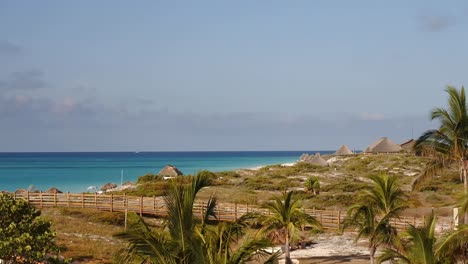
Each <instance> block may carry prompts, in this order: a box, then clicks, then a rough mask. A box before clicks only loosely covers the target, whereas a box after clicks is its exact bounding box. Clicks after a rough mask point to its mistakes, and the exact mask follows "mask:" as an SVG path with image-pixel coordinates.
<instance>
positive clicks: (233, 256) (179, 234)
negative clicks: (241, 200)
mask: <svg viewBox="0 0 468 264" xmlns="http://www.w3.org/2000/svg"><path fill="white" fill-rule="evenodd" d="M208 180H209V179H208V177H206V176H203V175H201V176H197V177H194V178H193V179H192V181H191V182H190V183H189V184H184V183H183V182H182V181H179V180H176V181H175V182H173V184H172V186H171V188H170V190H169V191H168V194H167V195H166V196H165V197H164V200H165V203H166V207H167V217H166V218H165V228H164V229H163V230H159V231H158V232H153V231H152V230H150V228H149V227H148V226H147V225H146V224H145V223H144V222H143V220H142V219H141V218H140V217H138V216H137V215H136V214H134V215H132V216H131V219H133V221H132V223H131V224H130V225H129V228H128V230H127V231H125V232H122V233H119V234H116V235H115V236H116V237H117V238H120V239H122V240H124V241H126V242H127V247H126V248H125V249H123V250H122V251H121V252H120V253H119V254H118V256H117V257H116V260H117V262H118V263H161V264H173V263H174V264H176V263H177V264H192V263H211V264H214V263H226V264H227V263H230V264H231V263H232V264H235V263H243V262H245V261H247V260H248V259H250V258H252V257H253V256H255V255H262V256H265V255H267V252H266V251H264V250H263V248H265V247H266V246H268V245H269V243H267V242H268V241H266V240H265V239H263V240H262V239H258V238H248V239H242V237H240V235H242V234H243V233H242V226H241V225H240V224H239V223H235V224H223V223H221V224H219V227H217V226H213V225H211V224H210V221H209V220H210V218H212V217H214V216H215V215H214V209H215V208H216V199H215V198H214V197H211V198H210V199H209V200H208V202H207V204H206V207H205V208H206V211H205V212H204V214H203V215H202V217H201V220H199V219H197V218H195V215H194V212H193V205H194V202H195V197H196V195H197V193H198V191H200V190H201V189H202V188H203V187H205V186H207V185H208ZM215 238H219V239H215ZM239 243H240V244H241V246H240V247H237V248H236V247H235V245H233V244H236V245H237V244H239ZM274 258H275V255H273V256H272V257H271V258H268V259H267V261H272V260H274ZM267 263H268V262H267Z"/></svg>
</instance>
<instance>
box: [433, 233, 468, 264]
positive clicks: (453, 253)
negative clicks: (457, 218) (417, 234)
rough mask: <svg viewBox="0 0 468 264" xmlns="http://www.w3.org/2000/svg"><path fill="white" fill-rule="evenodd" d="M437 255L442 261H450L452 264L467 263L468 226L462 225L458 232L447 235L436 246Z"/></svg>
mask: <svg viewBox="0 0 468 264" xmlns="http://www.w3.org/2000/svg"><path fill="white" fill-rule="evenodd" d="M435 254H436V256H437V257H438V258H440V259H447V260H450V261H451V263H459V262H460V261H463V262H462V263H467V261H468V225H461V226H459V227H458V229H457V230H453V231H451V232H448V233H446V234H445V235H444V236H443V237H442V238H441V239H440V242H439V243H437V244H436V251H435ZM457 261H459V262H457Z"/></svg>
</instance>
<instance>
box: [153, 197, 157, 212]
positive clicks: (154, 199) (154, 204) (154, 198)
mask: <svg viewBox="0 0 468 264" xmlns="http://www.w3.org/2000/svg"><path fill="white" fill-rule="evenodd" d="M153 213H154V215H156V196H153Z"/></svg>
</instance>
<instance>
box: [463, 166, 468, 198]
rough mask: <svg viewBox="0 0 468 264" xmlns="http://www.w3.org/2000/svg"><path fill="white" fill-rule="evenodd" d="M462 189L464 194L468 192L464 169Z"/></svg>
mask: <svg viewBox="0 0 468 264" xmlns="http://www.w3.org/2000/svg"><path fill="white" fill-rule="evenodd" d="M463 190H464V191H465V194H467V193H468V181H467V178H466V170H465V169H464V170H463Z"/></svg>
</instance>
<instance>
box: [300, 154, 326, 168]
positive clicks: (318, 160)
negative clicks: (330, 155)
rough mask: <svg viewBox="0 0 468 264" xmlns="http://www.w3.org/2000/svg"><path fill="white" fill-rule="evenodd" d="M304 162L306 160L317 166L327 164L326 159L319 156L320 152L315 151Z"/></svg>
mask: <svg viewBox="0 0 468 264" xmlns="http://www.w3.org/2000/svg"><path fill="white" fill-rule="evenodd" d="M304 162H307V163H309V164H313V165H318V166H322V167H324V166H328V162H327V161H326V160H324V159H323V158H322V157H321V156H320V153H318V152H317V153H315V155H313V156H312V155H309V156H308V157H307V158H306V159H305V160H304Z"/></svg>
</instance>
